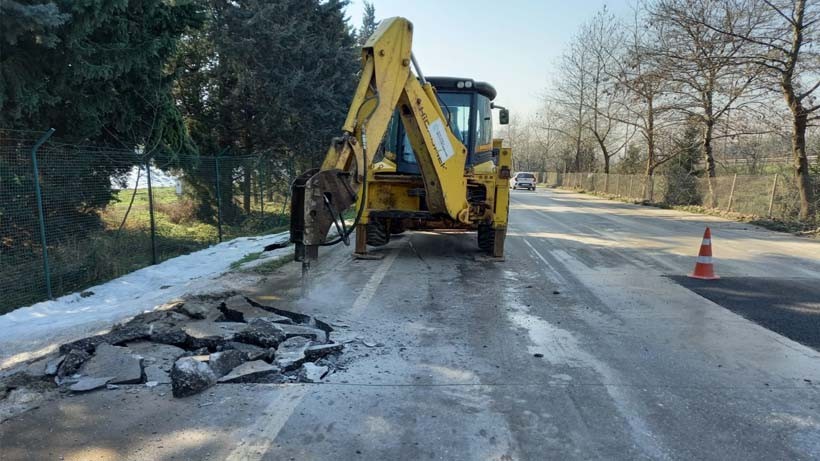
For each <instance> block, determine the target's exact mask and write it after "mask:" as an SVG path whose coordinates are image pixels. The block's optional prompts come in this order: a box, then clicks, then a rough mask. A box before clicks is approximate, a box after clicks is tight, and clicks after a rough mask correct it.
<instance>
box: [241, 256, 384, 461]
mask: <svg viewBox="0 0 820 461" xmlns="http://www.w3.org/2000/svg"><path fill="white" fill-rule="evenodd" d="M398 254H399V252H398V250H393V251H392V252H390V254H388V255H387V256H386V257H385V258H384V259H383V260H382V262H381V264H380V265H379V267H378V268H376V270H375V272H373V275H371V276H370V280H368V281H367V284H366V285H365V286H364V288H362V292H361V293H359V296H358V297H357V298H356V300H355V301H354V302H353V306H352V308H351V313H353V314H354V315H356V314H359V313H361V312H362V311H363V310H364V309H365V308H367V306H368V304H370V301H371V300H372V299H373V296H374V295H375V294H376V290H378V288H379V285H380V284H381V283H382V280H384V276H385V275H387V271H388V270H390V266H392V265H393V261H395V260H396V257H397V256H398ZM307 391H308V386H285V387H282V388H281V389H280V392H278V393H277V395H276V397H275V398H274V399H273V401H272V402H271V403H270V405H268V407H267V408H266V409H265V411H264V412H262V415H261V416H260V417H259V418H257V420H256V421H254V423H253V424H251V425H250V426H247V427H245V428H243V429H242V430H241V433H240V434H238V437H237V438H238V439H239V440H240V442H239V445H238V446H237V447H236V448H234V450H233V451H232V452H231V453H230V454H229V455H228V457H227V458H225V459H226V460H227V461H247V460H259V459H262V458H263V457H264V456H265V454H267V452H268V450H269V449H270V447H271V444H273V441H274V440H276V437H277V436H278V435H279V431H281V430H282V427H284V426H285V423H286V422H287V421H288V419H289V418H290V416H291V415H292V414H293V412H294V411H295V410H296V407H298V406H299V403H300V402H301V401H302V399H303V398H304V397H305V395H307Z"/></svg>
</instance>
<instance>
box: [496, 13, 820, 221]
mask: <svg viewBox="0 0 820 461" xmlns="http://www.w3.org/2000/svg"><path fill="white" fill-rule="evenodd" d="M819 39H820V3H818V2H813V1H806V0H782V1H781V0H697V1H691V0H645V1H641V2H638V3H637V5H636V8H635V9H634V10H633V11H632V13H631V14H626V15H623V16H620V17H619V16H616V15H615V14H613V13H612V12H611V11H609V10H608V9H607V8H603V9H602V10H600V11H599V12H598V13H597V14H595V15H594V16H592V17H590V18H589V19H588V20H587V21H586V22H585V23H584V24H583V25H582V26H581V27H580V28H579V29H578V30H577V32H576V35H575V37H574V38H573V40H572V41H571V42H570V43H569V44H568V46H567V47H566V50H565V52H564V54H563V56H562V58H561V59H560V61H559V62H557V63H556V67H557V70H558V72H557V73H556V77H555V78H554V80H553V81H551V82H550V83H549V84H548V85H547V88H546V91H545V95H546V96H545V97H544V99H543V104H542V108H541V110H539V111H538V113H536V114H533V115H531V116H529V117H518V118H517V119H514V120H513V124H512V126H511V127H510V136H509V140H508V141H509V143H510V145H511V147H512V148H513V151H514V161H515V168H516V170H518V171H535V172H539V171H540V172H557V173H562V174H563V173H575V172H584V173H607V174H625V175H641V176H643V177H644V178H646V179H644V180H642V181H641V182H642V183H643V184H644V185H648V186H651V185H652V178H654V177H656V176H663V177H664V178H665V180H666V181H667V182H668V184H669V186H668V188H669V189H671V190H674V192H675V193H674V194H671V195H673V196H674V199H669V198H668V197H655V196H653V195H652V194H653V192H654V188H653V187H646V186H645V187H644V190H643V194H644V195H643V201H647V202H653V203H655V202H658V203H669V204H670V205H674V206H689V207H702V208H703V209H716V208H721V207H720V206H719V204H720V203H725V202H726V200H727V198H728V195H729V194H730V190H729V189H728V188H726V187H721V184H723V183H725V182H726V181H721V179H724V178H726V177H729V178H731V177H732V176H733V175H735V174H737V175H750V176H765V175H774V174H775V173H777V174H779V177H780V179H781V180H782V181H783V182H782V184H783V183H785V182H788V185H789V190H790V191H791V190H793V191H794V194H793V195H791V194H790V195H789V200H790V201H791V204H789V205H788V206H784V207H783V208H784V210H785V211H784V214H783V215H782V216H777V218H778V219H777V220H773V222H783V223H784V227H785V228H788V229H816V228H817V227H818V226H820V219H819V218H818V207H820V179H818V176H820V160H818V154H820V130H818V128H817V123H816V122H817V121H818V120H820V103H818V99H819V98H818V96H820V77H818V75H820V74H818V70H820V50H818V49H817V47H816V46H814V44H815V43H816V42H817V41H818V40H819ZM696 183H705V185H706V188H705V189H702V188H696V187H695V184H696ZM767 183H768V184H771V183H772V182H771V180H768V181H766V180H761V181H760V187H759V189H760V190H759V191H758V193H757V194H756V195H757V196H758V199H759V200H761V201H764V202H765V201H767V200H768V190H767V186H766V184H767ZM603 189H605V190H606V189H608V188H606V187H604V188H603ZM696 189H697V191H696ZM687 191H689V192H692V193H687ZM694 192H697V193H694ZM764 209H765V207H764Z"/></svg>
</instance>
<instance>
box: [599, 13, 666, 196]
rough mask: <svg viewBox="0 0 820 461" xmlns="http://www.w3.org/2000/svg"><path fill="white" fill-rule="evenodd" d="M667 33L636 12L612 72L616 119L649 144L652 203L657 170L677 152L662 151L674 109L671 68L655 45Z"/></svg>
mask: <svg viewBox="0 0 820 461" xmlns="http://www.w3.org/2000/svg"><path fill="white" fill-rule="evenodd" d="M663 33H664V31H663V28H662V25H661V24H653V25H651V26H649V25H646V24H643V22H642V20H641V18H640V17H639V13H638V12H637V11H636V13H635V20H634V24H633V26H632V27H631V30H630V31H629V34H627V36H626V37H625V40H624V49H623V50H622V51H621V54H620V55H617V56H616V59H613V62H614V63H615V64H616V66H615V68H614V69H613V70H611V71H609V73H610V76H611V77H613V78H614V79H615V81H616V85H615V94H614V96H616V99H615V100H614V101H615V103H616V104H617V105H618V106H619V115H616V116H613V118H614V119H615V120H618V121H620V122H622V123H625V124H627V125H631V126H633V127H634V128H635V129H636V130H637V131H638V133H640V135H641V137H642V138H643V140H644V142H645V143H646V169H645V174H646V177H647V180H646V182H645V183H644V197H645V198H647V199H648V200H652V199H653V197H652V190H653V187H652V181H653V175H654V174H655V170H656V169H657V168H658V167H659V166H661V165H662V164H664V163H666V162H667V161H669V160H670V159H671V158H672V157H673V156H674V151H672V150H668V149H663V146H664V145H665V144H662V143H661V141H662V139H661V134H662V131H663V129H664V128H665V127H666V126H668V125H670V124H672V123H674V120H673V119H672V118H670V117H669V115H671V114H672V110H673V108H674V106H673V105H672V104H671V103H670V101H669V100H668V97H667V96H668V94H669V92H670V90H671V83H672V82H671V79H670V76H669V74H668V69H666V68H664V67H663V66H661V65H660V63H659V61H658V60H657V59H655V58H654V57H655V56H657V52H656V51H655V48H654V47H655V45H656V44H657V39H658V37H659V36H660V35H662V34H663Z"/></svg>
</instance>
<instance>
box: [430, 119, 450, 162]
mask: <svg viewBox="0 0 820 461" xmlns="http://www.w3.org/2000/svg"><path fill="white" fill-rule="evenodd" d="M427 129H428V130H429V131H430V137H431V138H432V139H433V144H435V146H436V151H438V159H439V161H440V162H441V164H442V165H444V163H445V162H446V161H447V160H450V157H452V156H453V155H455V151H453V144H452V143H451V142H450V138H449V137H448V136H447V130H446V129H445V128H444V123H442V121H441V119H436V120H435V121H433V123H431V124H429V125H428V126H427Z"/></svg>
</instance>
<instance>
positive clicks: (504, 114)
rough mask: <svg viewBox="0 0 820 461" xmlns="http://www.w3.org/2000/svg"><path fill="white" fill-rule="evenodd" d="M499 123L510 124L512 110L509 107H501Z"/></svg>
mask: <svg viewBox="0 0 820 461" xmlns="http://www.w3.org/2000/svg"><path fill="white" fill-rule="evenodd" d="M498 123H499V124H501V125H509V124H510V111H508V110H507V109H501V110H500V111H499V112H498Z"/></svg>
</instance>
